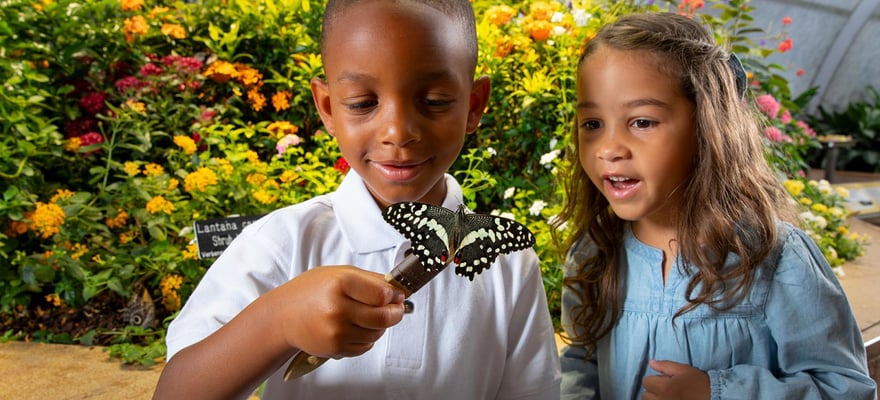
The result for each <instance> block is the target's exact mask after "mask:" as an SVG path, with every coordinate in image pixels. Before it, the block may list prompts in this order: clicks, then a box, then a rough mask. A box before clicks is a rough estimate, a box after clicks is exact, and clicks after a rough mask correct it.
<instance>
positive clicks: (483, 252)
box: [454, 214, 535, 280]
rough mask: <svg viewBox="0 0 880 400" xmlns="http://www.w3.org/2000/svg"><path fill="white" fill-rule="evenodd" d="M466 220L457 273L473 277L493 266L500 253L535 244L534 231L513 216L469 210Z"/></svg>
mask: <svg viewBox="0 0 880 400" xmlns="http://www.w3.org/2000/svg"><path fill="white" fill-rule="evenodd" d="M464 221H465V229H464V232H466V233H465V234H464V237H463V238H462V240H461V243H460V244H459V246H458V250H457V251H456V253H455V259H454V261H455V263H456V264H457V265H456V267H455V273H456V274H457V275H460V276H464V277H466V278H468V279H469V280H474V276H475V275H476V274H479V273H481V272H483V271H484V270H485V269H487V268H489V267H490V266H491V265H492V263H493V262H494V261H495V259H496V258H497V257H498V255H500V254H507V253H511V252H514V251H517V250H523V249H526V248H529V247H532V246H534V245H535V236H534V235H533V234H532V232H531V231H529V229H528V228H526V227H525V225H523V224H520V223H519V222H516V221H514V220H512V219H508V218H503V217H498V216H494V215H487V214H468V215H467V216H466V218H465V220H464Z"/></svg>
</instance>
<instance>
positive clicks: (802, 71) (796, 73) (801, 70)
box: [794, 68, 807, 76]
mask: <svg viewBox="0 0 880 400" xmlns="http://www.w3.org/2000/svg"><path fill="white" fill-rule="evenodd" d="M806 73H807V71H804V69H803V68H801V69H799V70H797V72H795V73H794V74H795V75H796V76H804V74H806Z"/></svg>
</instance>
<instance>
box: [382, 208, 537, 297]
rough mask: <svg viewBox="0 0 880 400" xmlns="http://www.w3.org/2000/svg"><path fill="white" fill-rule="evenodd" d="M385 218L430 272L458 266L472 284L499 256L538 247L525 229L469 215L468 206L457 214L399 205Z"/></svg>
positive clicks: (505, 220) (494, 218)
mask: <svg viewBox="0 0 880 400" xmlns="http://www.w3.org/2000/svg"><path fill="white" fill-rule="evenodd" d="M382 216H383V217H384V218H385V220H386V221H388V223H390V224H391V225H392V226H393V227H394V228H395V229H397V231H398V232H400V233H401V234H402V235H403V236H404V237H406V238H407V239H409V240H410V242H412V250H413V253H414V254H416V255H417V256H418V257H419V261H421V263H422V265H423V266H424V267H425V269H426V270H428V271H433V270H442V269H443V268H446V266H447V265H449V264H450V263H455V264H456V267H455V273H456V274H458V275H461V276H464V277H467V278H468V279H470V280H473V279H474V276H475V275H477V274H479V273H481V272H483V271H484V270H485V269H487V268H489V266H491V265H492V262H494V261H495V259H496V258H497V257H498V256H499V255H501V254H507V253H511V252H514V251H517V250H522V249H526V248H529V247H532V246H533V245H534V244H535V237H534V235H532V233H531V232H530V231H529V230H528V228H526V227H525V226H524V225H522V224H520V223H518V222H516V221H514V220H511V219H508V218H503V217H499V216H494V215H487V214H469V213H467V212H466V209H465V207H464V205H459V207H458V210H456V211H454V212H453V211H450V210H447V209H445V208H443V207H438V206H435V205H431V204H424V203H411V202H405V203H396V204H392V205H391V206H389V207H388V208H387V209H385V211H384V212H383V213H382Z"/></svg>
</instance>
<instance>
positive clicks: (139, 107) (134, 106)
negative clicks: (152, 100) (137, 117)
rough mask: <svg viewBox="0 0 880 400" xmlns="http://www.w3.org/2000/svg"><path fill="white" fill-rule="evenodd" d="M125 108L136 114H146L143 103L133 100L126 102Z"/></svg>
mask: <svg viewBox="0 0 880 400" xmlns="http://www.w3.org/2000/svg"><path fill="white" fill-rule="evenodd" d="M125 106H126V107H128V108H129V109H131V110H132V111H134V112H136V113H138V114H142V115H143V114H145V113H146V106H145V105H144V103H142V102H140V101H137V100H135V99H128V100H126V101H125Z"/></svg>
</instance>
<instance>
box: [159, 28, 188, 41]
mask: <svg viewBox="0 0 880 400" xmlns="http://www.w3.org/2000/svg"><path fill="white" fill-rule="evenodd" d="M161 31H162V34H163V35H166V36H169V37H171V38H174V39H186V30H185V29H183V27H182V26H180V25H177V24H162V28H161Z"/></svg>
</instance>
